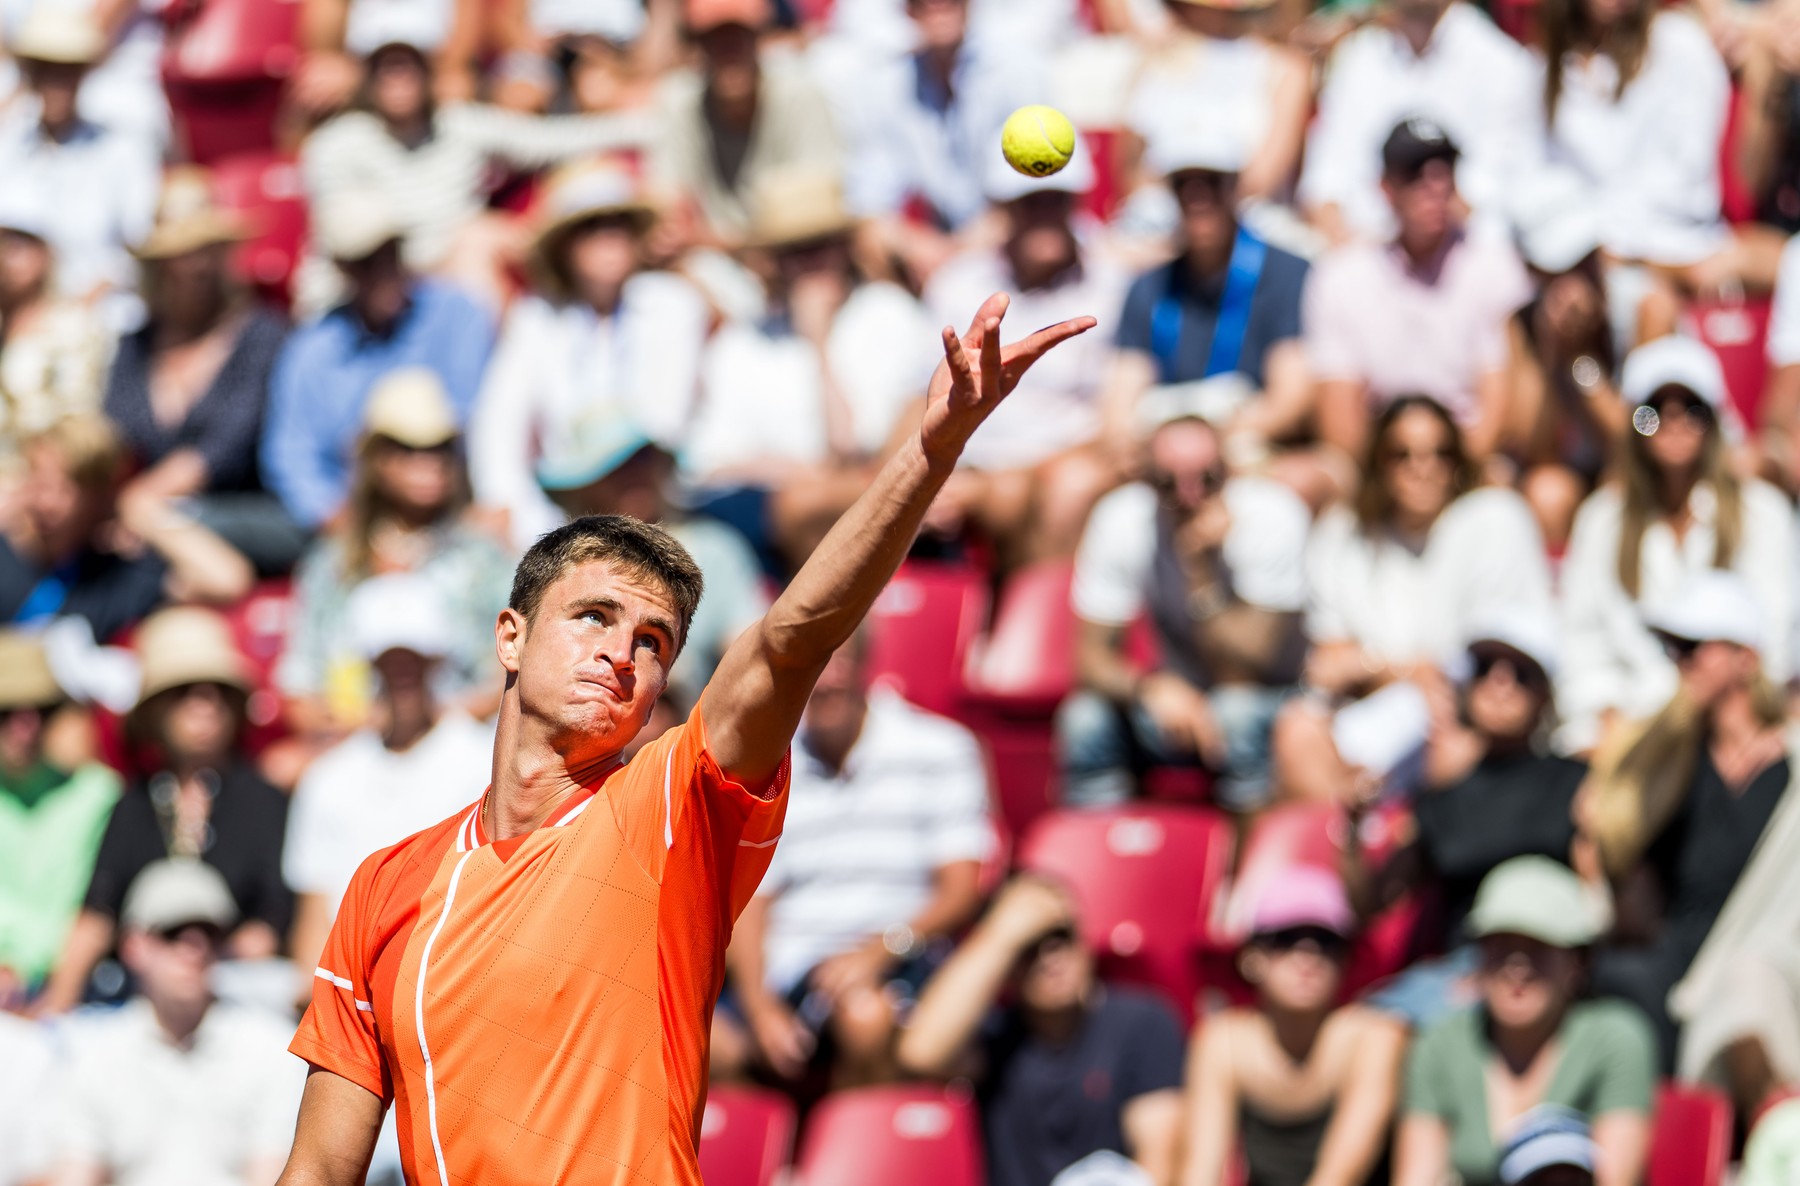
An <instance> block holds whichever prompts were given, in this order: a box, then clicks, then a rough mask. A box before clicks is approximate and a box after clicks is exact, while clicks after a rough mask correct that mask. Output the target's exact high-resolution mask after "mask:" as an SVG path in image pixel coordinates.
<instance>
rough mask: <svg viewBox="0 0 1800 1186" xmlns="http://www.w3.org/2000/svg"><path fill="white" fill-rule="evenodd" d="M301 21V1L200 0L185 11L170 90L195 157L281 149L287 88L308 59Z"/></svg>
mask: <svg viewBox="0 0 1800 1186" xmlns="http://www.w3.org/2000/svg"><path fill="white" fill-rule="evenodd" d="M299 17H300V4H299V0H198V2H197V3H192V4H188V5H186V6H184V7H182V8H181V9H180V10H179V12H178V13H177V15H176V16H175V18H174V20H173V21H172V23H171V25H170V29H169V36H168V41H167V43H166V45H165V46H164V50H163V63H162V68H163V90H164V91H165V92H166V93H167V94H168V97H169V109H170V111H171V113H172V114H173V115H174V118H175V131H176V139H177V141H178V142H179V143H180V144H181V145H182V146H183V147H185V148H186V150H187V156H188V157H189V159H191V160H194V161H196V162H198V163H200V164H211V163H213V162H214V161H216V160H219V159H220V158H222V157H225V156H228V155H231V154H233V153H241V152H258V151H263V152H266V151H269V150H271V149H273V148H274V146H275V120H276V117H277V116H278V115H279V113H280V111H281V103H282V90H283V88H284V87H285V86H286V84H287V78H288V75H290V74H292V73H293V71H294V67H295V65H296V64H297V63H298V62H299V60H300V51H299Z"/></svg>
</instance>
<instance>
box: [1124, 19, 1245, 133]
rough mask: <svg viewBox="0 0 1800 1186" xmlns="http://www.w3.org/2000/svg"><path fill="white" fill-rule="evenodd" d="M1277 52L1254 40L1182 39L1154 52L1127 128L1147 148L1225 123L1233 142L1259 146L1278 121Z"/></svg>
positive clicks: (1129, 107)
mask: <svg viewBox="0 0 1800 1186" xmlns="http://www.w3.org/2000/svg"><path fill="white" fill-rule="evenodd" d="M1275 78H1276V75H1275V51H1274V50H1273V49H1271V48H1270V46H1269V44H1268V43H1267V42H1265V41H1262V40H1260V39H1259V38H1256V37H1233V38H1214V37H1182V38H1180V39H1178V40H1173V41H1172V43H1170V44H1167V45H1166V46H1165V47H1164V48H1162V49H1161V50H1160V52H1158V51H1152V53H1151V54H1150V56H1149V57H1147V58H1146V59H1145V61H1144V64H1143V67H1142V69H1141V70H1140V71H1139V73H1138V77H1137V80H1136V81H1135V82H1134V83H1133V84H1132V87H1131V94H1130V96H1129V98H1128V99H1127V100H1126V110H1125V126H1126V127H1128V128H1130V129H1131V130H1132V132H1134V133H1136V135H1137V136H1138V137H1139V138H1140V139H1141V140H1143V141H1144V143H1146V144H1155V143H1157V142H1158V141H1159V140H1163V139H1170V140H1177V141H1179V139H1180V138H1181V137H1182V136H1183V135H1184V134H1185V133H1186V130H1187V128H1188V126H1189V125H1190V124H1193V123H1198V122H1202V121H1213V120H1222V121H1225V123H1226V124H1227V125H1228V127H1227V128H1226V129H1223V130H1225V131H1228V132H1229V134H1230V135H1231V137H1232V140H1233V142H1234V143H1237V144H1240V145H1242V146H1244V147H1245V148H1249V147H1252V146H1255V145H1259V144H1261V143H1262V142H1263V141H1264V140H1265V139H1266V138H1267V137H1268V134H1269V125H1270V122H1271V120H1272V119H1273V117H1274V109H1273V108H1274V87H1275Z"/></svg>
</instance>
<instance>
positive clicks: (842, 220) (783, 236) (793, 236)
mask: <svg viewBox="0 0 1800 1186" xmlns="http://www.w3.org/2000/svg"><path fill="white" fill-rule="evenodd" d="M855 226H856V219H855V218H854V217H852V216H851V214H850V210H849V208H848V207H846V206H845V205H844V189H843V185H842V183H841V182H840V181H839V180H838V176H837V173H836V171H835V170H831V169H822V168H817V167H811V168H808V167H801V168H794V169H784V170H781V171H778V172H773V173H770V174H768V175H767V176H766V177H764V178H762V180H761V181H759V182H758V183H757V185H756V188H755V189H754V191H752V193H751V195H750V238H749V245H750V246H752V247H761V248H764V249H765V250H776V249H779V248H782V247H790V246H793V245H795V244H799V243H811V242H814V241H816V240H819V239H827V238H830V237H832V236H834V235H842V234H847V233H848V232H849V231H850V230H852V229H853V228H854V227H855Z"/></svg>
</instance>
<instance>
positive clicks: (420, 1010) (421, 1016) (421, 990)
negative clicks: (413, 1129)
mask: <svg viewBox="0 0 1800 1186" xmlns="http://www.w3.org/2000/svg"><path fill="white" fill-rule="evenodd" d="M474 855H475V854H474V853H472V852H465V853H464V854H463V856H462V860H460V861H458V862H456V868H454V869H452V870H451V871H450V888H449V889H447V890H445V891H444V907H443V909H442V910H441V911H440V912H439V913H438V920H437V926H435V927H432V928H431V936H430V938H428V939H426V940H425V950H424V951H422V952H420V953H419V986H418V990H417V992H416V994H415V995H414V997H413V1021H414V1022H415V1023H416V1024H417V1028H418V1031H419V1055H420V1057H421V1058H423V1059H424V1060H425V1120H426V1124H427V1125H428V1126H429V1127H430V1129H431V1151H432V1152H433V1153H434V1154H436V1155H437V1172H438V1186H450V1177H449V1175H448V1174H446V1173H445V1172H444V1143H443V1141H442V1140H440V1139H439V1137H438V1126H437V1083H436V1081H435V1080H434V1079H433V1077H432V1072H431V1047H429V1046H427V1045H426V1044H425V969H426V968H427V967H429V966H430V964H431V948H432V945H433V944H435V943H436V942H437V937H438V936H439V935H441V934H443V932H444V924H445V923H446V922H448V921H450V907H451V906H452V905H454V904H455V902H456V884H457V882H459V881H461V880H462V871H463V866H464V865H466V864H468V863H469V858H470V857H472V856H474Z"/></svg>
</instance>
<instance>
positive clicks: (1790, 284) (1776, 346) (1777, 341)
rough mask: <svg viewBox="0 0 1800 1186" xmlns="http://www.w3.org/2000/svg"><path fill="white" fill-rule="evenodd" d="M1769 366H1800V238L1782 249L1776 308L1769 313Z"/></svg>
mask: <svg viewBox="0 0 1800 1186" xmlns="http://www.w3.org/2000/svg"><path fill="white" fill-rule="evenodd" d="M1768 350H1769V363H1770V365H1771V366H1777V367H1791V366H1795V365H1797V364H1800V238H1793V239H1789V240H1788V241H1787V246H1785V247H1783V248H1782V249H1781V271H1780V273H1779V275H1778V276H1777V277H1776V279H1775V304H1774V308H1772V309H1771V310H1770V311H1769V345H1768Z"/></svg>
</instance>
